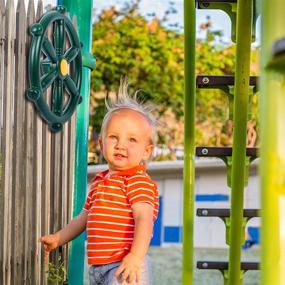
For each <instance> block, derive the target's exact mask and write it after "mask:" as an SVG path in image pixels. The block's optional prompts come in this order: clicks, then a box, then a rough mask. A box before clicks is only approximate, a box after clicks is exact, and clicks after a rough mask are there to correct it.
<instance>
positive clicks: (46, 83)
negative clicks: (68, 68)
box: [41, 68, 58, 92]
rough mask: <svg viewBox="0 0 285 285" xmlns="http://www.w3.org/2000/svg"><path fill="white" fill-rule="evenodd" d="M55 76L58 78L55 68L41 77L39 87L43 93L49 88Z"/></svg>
mask: <svg viewBox="0 0 285 285" xmlns="http://www.w3.org/2000/svg"><path fill="white" fill-rule="evenodd" d="M57 76H58V70H57V68H53V69H52V70H51V71H50V72H49V73H46V74H45V75H43V76H42V78H41V86H42V90H43V92H45V91H46V90H47V89H48V88H49V87H50V86H51V84H52V83H53V82H54V80H55V79H56V77H57Z"/></svg>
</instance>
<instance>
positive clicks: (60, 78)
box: [26, 6, 82, 132]
mask: <svg viewBox="0 0 285 285" xmlns="http://www.w3.org/2000/svg"><path fill="white" fill-rule="evenodd" d="M64 13H65V8H64V7H63V6H57V7H56V8H55V9H54V10H51V11H49V12H47V13H46V14H44V15H43V17H42V18H41V19H40V20H39V22H38V23H35V24H33V25H32V26H31V27H30V33H31V35H32V37H33V38H32V42H31V47H30V53H29V65H28V74H29V83H30V88H29V89H28V90H27V93H26V95H27V98H28V99H29V100H30V101H32V102H34V104H35V106H36V108H37V109H38V111H39V113H40V115H41V117H42V118H43V119H44V120H45V121H46V122H47V123H48V124H49V126H50V129H51V130H52V131H54V132H57V131H60V130H62V126H63V124H64V123H65V122H66V121H68V120H69V119H70V117H71V116H72V114H73V113H74V111H75V109H76V107H77V105H78V104H79V103H80V102H81V101H82V98H81V96H80V87H81V78H82V56H81V48H82V46H81V43H80V41H79V38H78V36H77V33H76V30H75V28H74V27H73V24H72V22H71V20H70V19H69V18H68V17H67V16H65V15H64ZM51 35H52V36H51ZM50 38H51V39H50ZM48 88H51V92H50V94H51V98H48V95H47V90H48Z"/></svg>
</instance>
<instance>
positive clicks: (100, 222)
mask: <svg viewBox="0 0 285 285" xmlns="http://www.w3.org/2000/svg"><path fill="white" fill-rule="evenodd" d="M89 223H99V224H110V225H119V226H128V227H134V225H130V224H122V223H114V222H103V221H88V224H89Z"/></svg>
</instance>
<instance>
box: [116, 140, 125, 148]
mask: <svg viewBox="0 0 285 285" xmlns="http://www.w3.org/2000/svg"><path fill="white" fill-rule="evenodd" d="M125 147H126V143H125V141H124V140H118V141H117V144H116V148H118V149H124V148H125Z"/></svg>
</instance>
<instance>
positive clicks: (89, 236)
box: [88, 235, 133, 240]
mask: <svg viewBox="0 0 285 285" xmlns="http://www.w3.org/2000/svg"><path fill="white" fill-rule="evenodd" d="M88 238H108V239H120V240H133V238H123V237H109V236H100V235H88Z"/></svg>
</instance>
